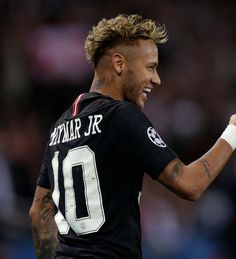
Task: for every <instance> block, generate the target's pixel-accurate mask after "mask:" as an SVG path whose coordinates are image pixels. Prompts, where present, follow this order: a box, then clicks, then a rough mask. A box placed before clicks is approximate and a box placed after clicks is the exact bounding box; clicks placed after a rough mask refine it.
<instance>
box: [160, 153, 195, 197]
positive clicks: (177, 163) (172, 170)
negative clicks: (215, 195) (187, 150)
mask: <svg viewBox="0 0 236 259" xmlns="http://www.w3.org/2000/svg"><path fill="white" fill-rule="evenodd" d="M191 178H192V177H191V175H190V173H189V172H188V167H187V166H186V165H185V164H184V163H183V162H182V161H181V160H180V159H178V158H176V159H173V160H172V161H171V162H170V163H169V164H168V165H167V166H166V167H165V169H164V170H163V171H162V172H161V174H160V175H159V177H158V181H159V182H160V183H162V184H163V185H164V186H166V187H167V188H168V189H170V190H171V191H173V192H174V193H175V194H177V195H178V196H179V197H181V198H184V199H189V200H195V197H194V196H193V195H195V193H194V190H193V179H191Z"/></svg>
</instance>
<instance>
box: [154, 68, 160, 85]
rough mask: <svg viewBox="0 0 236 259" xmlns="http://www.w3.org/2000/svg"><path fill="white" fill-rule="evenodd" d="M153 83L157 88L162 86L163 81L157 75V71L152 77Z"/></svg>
mask: <svg viewBox="0 0 236 259" xmlns="http://www.w3.org/2000/svg"><path fill="white" fill-rule="evenodd" d="M152 83H153V84H154V85H156V86H158V85H160V84H161V79H160V77H159V75H158V73H157V71H156V70H155V73H154V74H153V76H152Z"/></svg>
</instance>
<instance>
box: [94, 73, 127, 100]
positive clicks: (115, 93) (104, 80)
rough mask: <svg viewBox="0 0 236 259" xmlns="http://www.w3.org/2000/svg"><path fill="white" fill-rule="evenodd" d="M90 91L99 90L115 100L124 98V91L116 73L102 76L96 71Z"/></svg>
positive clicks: (98, 91)
mask: <svg viewBox="0 0 236 259" xmlns="http://www.w3.org/2000/svg"><path fill="white" fill-rule="evenodd" d="M90 92H97V93H100V94H103V95H106V96H109V97H111V98H112V99H114V100H124V96H123V93H122V91H121V90H120V87H119V84H118V79H117V78H116V76H115V75H111V76H105V75H102V76H101V75H99V74H98V73H96V72H95V75H94V79H93V82H92V85H91V88H90Z"/></svg>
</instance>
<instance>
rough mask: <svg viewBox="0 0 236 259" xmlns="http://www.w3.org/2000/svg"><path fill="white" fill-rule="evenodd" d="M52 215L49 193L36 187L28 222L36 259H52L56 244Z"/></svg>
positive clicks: (53, 210)
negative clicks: (29, 221) (30, 227)
mask: <svg viewBox="0 0 236 259" xmlns="http://www.w3.org/2000/svg"><path fill="white" fill-rule="evenodd" d="M54 214H55V208H54V204H53V201H52V198H51V192H50V191H49V190H47V189H44V188H41V187H37V189H36V193H35V198H34V201H33V205H32V207H31V209H30V220H31V226H32V234H33V241H34V246H35V251H36V256H37V259H52V258H54V253H55V248H56V245H57V243H58V240H57V227H56V224H55V221H54Z"/></svg>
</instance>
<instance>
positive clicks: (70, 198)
mask: <svg viewBox="0 0 236 259" xmlns="http://www.w3.org/2000/svg"><path fill="white" fill-rule="evenodd" d="M58 155H59V152H55V154H54V157H53V159H52V168H53V175H54V190H53V193H52V198H53V200H54V202H55V204H56V206H57V208H58V212H57V214H56V215H55V222H56V224H57V227H58V230H59V232H60V233H61V234H67V233H68V231H69V228H70V227H71V228H72V229H73V231H74V232H75V233H76V234H77V235H84V234H89V233H93V232H97V231H98V230H99V229H100V228H101V226H102V225H103V224H104V222H105V215H104V210H103V203H102V195H101V190H100V184H99V179H98V174H97V167H96V160H95V154H94V152H93V151H92V150H91V149H90V148H89V147H88V146H81V147H77V148H74V149H71V150H69V152H68V154H67V156H66V157H65V159H64V160H63V164H62V172H63V178H64V189H65V217H64V216H63V215H62V213H61V212H60V210H59V199H60V191H59V182H58V172H59V171H58V169H59V162H58ZM79 165H81V166H82V172H83V182H84V196H85V202H86V207H87V211H88V216H87V217H81V218H77V216H76V206H77V205H76V199H75V190H74V188H75V187H74V181H73V175H72V168H73V167H75V166H79ZM78 188H79V186H78Z"/></svg>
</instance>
